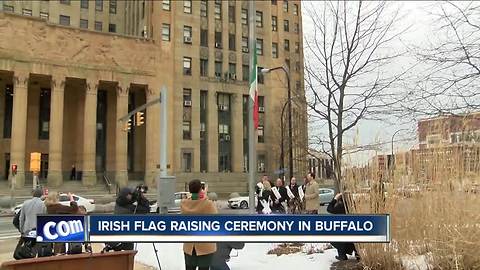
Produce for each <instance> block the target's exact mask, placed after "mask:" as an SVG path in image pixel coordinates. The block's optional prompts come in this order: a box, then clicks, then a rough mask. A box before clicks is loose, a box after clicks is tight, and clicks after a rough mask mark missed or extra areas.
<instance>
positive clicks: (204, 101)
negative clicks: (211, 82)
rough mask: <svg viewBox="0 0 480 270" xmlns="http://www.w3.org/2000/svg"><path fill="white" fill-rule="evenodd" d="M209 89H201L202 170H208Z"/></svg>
mask: <svg viewBox="0 0 480 270" xmlns="http://www.w3.org/2000/svg"><path fill="white" fill-rule="evenodd" d="M207 104H208V91H205V90H201V91H200V171H201V172H206V171H207V170H208V131H207V124H208V111H207V109H208V107H207Z"/></svg>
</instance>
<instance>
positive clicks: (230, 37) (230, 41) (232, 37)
mask: <svg viewBox="0 0 480 270" xmlns="http://www.w3.org/2000/svg"><path fill="white" fill-rule="evenodd" d="M235 43H236V42H235V34H229V35H228V49H229V50H230V51H235Z"/></svg>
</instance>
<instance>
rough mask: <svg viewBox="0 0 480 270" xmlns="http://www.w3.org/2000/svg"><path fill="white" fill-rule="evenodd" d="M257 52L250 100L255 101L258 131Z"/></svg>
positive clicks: (254, 120) (255, 125)
mask: <svg viewBox="0 0 480 270" xmlns="http://www.w3.org/2000/svg"><path fill="white" fill-rule="evenodd" d="M257 69H258V68H257V50H255V53H254V54H253V65H252V70H251V72H250V98H251V99H252V101H253V126H254V127H255V130H257V129H258V89H257V77H258V74H257Z"/></svg>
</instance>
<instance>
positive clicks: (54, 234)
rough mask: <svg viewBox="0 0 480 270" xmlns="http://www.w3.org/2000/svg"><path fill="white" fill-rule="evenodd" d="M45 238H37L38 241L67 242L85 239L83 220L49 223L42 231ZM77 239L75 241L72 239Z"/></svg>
mask: <svg viewBox="0 0 480 270" xmlns="http://www.w3.org/2000/svg"><path fill="white" fill-rule="evenodd" d="M41 232H42V235H43V236H37V241H54V240H57V241H65V240H76V239H77V238H78V237H79V236H81V237H82V238H83V232H84V228H83V222H82V220H81V219H77V220H69V221H65V220H62V221H59V222H54V221H49V222H47V223H45V225H44V226H43V230H42V231H41ZM72 237H73V238H75V239H72Z"/></svg>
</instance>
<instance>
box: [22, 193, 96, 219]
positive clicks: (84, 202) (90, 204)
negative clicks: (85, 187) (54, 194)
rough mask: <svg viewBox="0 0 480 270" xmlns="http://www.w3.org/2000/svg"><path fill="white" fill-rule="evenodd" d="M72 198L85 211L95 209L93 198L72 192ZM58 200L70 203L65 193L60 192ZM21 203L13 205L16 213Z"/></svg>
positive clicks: (43, 198) (62, 202)
mask: <svg viewBox="0 0 480 270" xmlns="http://www.w3.org/2000/svg"><path fill="white" fill-rule="evenodd" d="M72 197H73V200H74V201H76V202H77V204H78V206H83V207H85V209H86V210H87V213H91V212H93V211H95V200H92V199H86V198H84V197H81V196H78V195H75V194H72ZM43 200H45V197H42V201H43ZM58 200H59V202H60V204H63V205H67V206H69V205H70V199H69V198H68V194H67V193H60V194H59V199H58ZM22 206H23V203H22V204H19V205H17V206H15V207H14V208H13V209H12V211H13V212H14V213H15V214H16V213H17V212H18V211H20V209H21V208H22Z"/></svg>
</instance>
